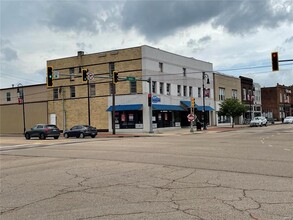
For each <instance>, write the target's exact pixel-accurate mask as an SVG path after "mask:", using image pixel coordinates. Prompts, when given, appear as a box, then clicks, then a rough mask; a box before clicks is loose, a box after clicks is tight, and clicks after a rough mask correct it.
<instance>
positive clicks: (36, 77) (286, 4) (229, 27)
mask: <svg viewBox="0 0 293 220" xmlns="http://www.w3.org/2000/svg"><path fill="white" fill-rule="evenodd" d="M0 8H1V15H0V16H1V18H0V22H1V27H0V33H1V54H0V60H1V67H0V74H1V83H0V88H8V87H11V85H12V84H15V85H17V84H18V83H22V84H23V85H32V84H37V83H45V77H46V61H47V60H50V59H58V58H63V57H69V56H75V55H76V54H77V51H79V50H83V51H84V52H85V53H86V54H89V53H96V52H102V51H108V50H112V49H122V48H128V47H135V46H140V45H149V46H152V47H155V48H160V49H162V50H166V51H170V52H173V53H177V54H180V55H183V56H187V57H194V58H196V59H200V60H204V61H207V62H211V63H213V66H214V70H215V71H219V72H222V73H225V74H228V75H233V76H236V77H238V76H240V75H242V76H247V77H251V78H253V80H254V82H257V83H259V84H260V85H261V86H262V87H264V86H275V85H276V84H277V83H281V84H285V85H292V84H293V62H282V63H280V64H281V66H280V71H278V72H272V71H271V52H273V51H278V52H279V59H280V60H286V59H293V0H189V1H185V0H175V1H173V0H161V1H155V0H125V1H123V0H120V1H100V0H0Z"/></svg>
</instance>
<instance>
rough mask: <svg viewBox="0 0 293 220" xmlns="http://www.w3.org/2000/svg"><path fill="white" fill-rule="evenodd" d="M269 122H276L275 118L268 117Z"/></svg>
mask: <svg viewBox="0 0 293 220" xmlns="http://www.w3.org/2000/svg"><path fill="white" fill-rule="evenodd" d="M267 121H268V123H271V124H275V119H274V118H267Z"/></svg>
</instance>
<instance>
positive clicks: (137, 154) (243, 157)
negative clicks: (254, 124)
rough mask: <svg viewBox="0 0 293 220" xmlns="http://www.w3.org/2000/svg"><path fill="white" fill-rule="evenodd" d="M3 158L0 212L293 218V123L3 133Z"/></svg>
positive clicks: (7, 215) (213, 219) (4, 215)
mask: <svg viewBox="0 0 293 220" xmlns="http://www.w3.org/2000/svg"><path fill="white" fill-rule="evenodd" d="M4 139H5V140H4ZM0 162H1V169H0V171H1V194H0V208H1V215H0V219H1V220H6V219H9V220H10V219H21V220H24V219H30V220H31V219H79V220H83V219H102V220H104V219H115V220H116V219H127V220H131V219H160V220H161V219H174V220H175V219H176V220H178V219H203V220H221V219H223V220H224V219H225V220H226V219H231V220H232V219H233V220H235V219H237V220H242V219H243V220H246V219H254V220H256V219H258V220H278V219H280V220H293V125H278V126H268V127H262V128H243V129H238V130H235V131H228V132H220V133H218V132H201V133H196V134H190V133H180V132H175V133H174V132H173V133H172V132H170V133H165V134H161V135H154V136H152V137H125V138H95V139H69V140H68V139H60V140H44V141H40V140H29V141H27V140H24V139H23V138H22V137H17V138H16V137H14V138H12V139H11V140H10V139H9V138H7V137H6V138H2V140H1V151H0Z"/></svg>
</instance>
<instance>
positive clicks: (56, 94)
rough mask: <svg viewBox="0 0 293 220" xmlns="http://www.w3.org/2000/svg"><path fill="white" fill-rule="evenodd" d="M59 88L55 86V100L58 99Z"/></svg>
mask: <svg viewBox="0 0 293 220" xmlns="http://www.w3.org/2000/svg"><path fill="white" fill-rule="evenodd" d="M58 94H59V93H58V88H54V89H53V99H54V100H55V99H58Z"/></svg>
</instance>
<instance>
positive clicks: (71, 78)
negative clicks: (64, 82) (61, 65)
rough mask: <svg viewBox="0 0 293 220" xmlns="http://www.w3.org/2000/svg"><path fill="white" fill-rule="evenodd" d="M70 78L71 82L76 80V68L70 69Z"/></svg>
mask: <svg viewBox="0 0 293 220" xmlns="http://www.w3.org/2000/svg"><path fill="white" fill-rule="evenodd" d="M69 77H70V80H71V81H73V80H74V68H70V69H69Z"/></svg>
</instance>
